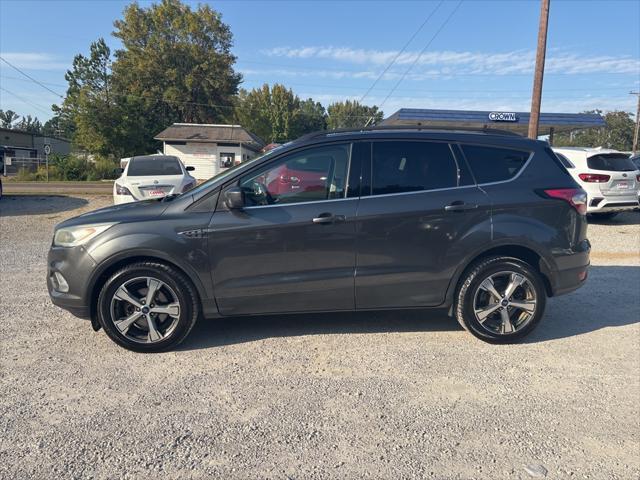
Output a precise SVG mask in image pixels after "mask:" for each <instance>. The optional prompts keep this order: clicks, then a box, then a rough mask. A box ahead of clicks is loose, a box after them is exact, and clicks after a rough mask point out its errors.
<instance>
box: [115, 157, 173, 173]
mask: <svg viewBox="0 0 640 480" xmlns="http://www.w3.org/2000/svg"><path fill="white" fill-rule="evenodd" d="M162 175H182V169H181V168H180V163H179V161H178V159H177V158H176V157H144V158H132V159H131V160H129V170H127V176H129V177H147V176H162Z"/></svg>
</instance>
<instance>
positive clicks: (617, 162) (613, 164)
mask: <svg viewBox="0 0 640 480" xmlns="http://www.w3.org/2000/svg"><path fill="white" fill-rule="evenodd" d="M587 166H588V167H589V168H590V169H591V170H606V171H609V172H633V171H634V170H637V168H636V166H635V164H634V163H633V162H632V161H631V159H630V158H629V157H627V156H626V155H625V154H622V153H620V154H619V153H614V154H602V155H594V156H593V157H589V158H587Z"/></svg>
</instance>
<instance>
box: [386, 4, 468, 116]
mask: <svg viewBox="0 0 640 480" xmlns="http://www.w3.org/2000/svg"><path fill="white" fill-rule="evenodd" d="M462 2H464V0H460V1H459V2H458V4H457V5H456V6H455V8H454V9H453V10H452V11H451V13H450V14H449V16H448V17H447V18H446V20H445V21H444V22H442V25H440V28H439V29H438V30H437V31H436V33H434V34H433V36H432V37H431V39H430V40H429V41H428V42H427V44H426V45H425V46H424V48H423V49H422V50H420V53H419V54H418V56H416V58H415V59H414V60H413V63H411V65H409V68H407V69H406V70H405V72H404V73H403V74H402V76H401V77H400V78H399V79H398V81H397V82H396V84H395V85H394V86H393V88H392V89H391V91H390V92H389V94H388V95H387V96H386V97H385V99H384V100H383V101H382V103H381V104H380V106H379V107H380V109H382V106H383V105H384V104H385V102H386V101H387V100H388V99H389V97H391V95H393V93H394V92H395V91H396V89H397V88H398V86H399V85H400V84H401V83H402V81H403V80H404V79H405V77H406V76H407V75H408V74H409V72H410V71H411V69H412V68H413V67H414V66H415V64H416V63H418V61H419V60H420V58H421V57H422V55H423V54H424V52H426V51H427V48H429V46H431V44H432V43H433V41H434V40H435V39H436V37H437V36H438V34H439V33H440V32H441V31H442V29H443V28H444V27H446V26H447V24H448V23H449V21H451V19H452V18H453V15H454V14H455V13H456V12H457V11H458V9H459V8H460V5H462Z"/></svg>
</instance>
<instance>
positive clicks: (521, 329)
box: [456, 257, 546, 343]
mask: <svg viewBox="0 0 640 480" xmlns="http://www.w3.org/2000/svg"><path fill="white" fill-rule="evenodd" d="M545 306H546V291H545V288H544V283H543V280H542V277H541V275H540V273H539V272H537V271H536V270H535V269H534V268H532V267H531V266H530V265H529V264H527V263H525V262H523V261H521V260H518V259H516V258H510V257H491V258H487V259H485V260H482V261H480V262H479V263H477V264H475V265H474V266H472V267H471V268H470V269H469V270H468V271H467V273H466V274H465V275H464V276H463V278H462V279H461V284H460V288H459V290H458V295H457V304H456V318H457V319H458V322H460V324H461V325H462V326H463V327H464V328H465V329H466V330H468V331H469V332H471V333H472V334H473V335H475V336H476V337H478V338H480V339H482V340H485V341H488V342H494V343H509V342H513V341H516V340H518V339H520V338H522V337H524V336H525V335H527V334H528V333H529V332H531V331H532V330H533V329H534V328H535V327H536V325H537V324H538V323H539V322H540V319H541V318H542V316H543V314H544V309H545Z"/></svg>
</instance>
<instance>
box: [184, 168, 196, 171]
mask: <svg viewBox="0 0 640 480" xmlns="http://www.w3.org/2000/svg"><path fill="white" fill-rule="evenodd" d="M195 169H196V167H186V170H187V172H193V171H194V170H195Z"/></svg>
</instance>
